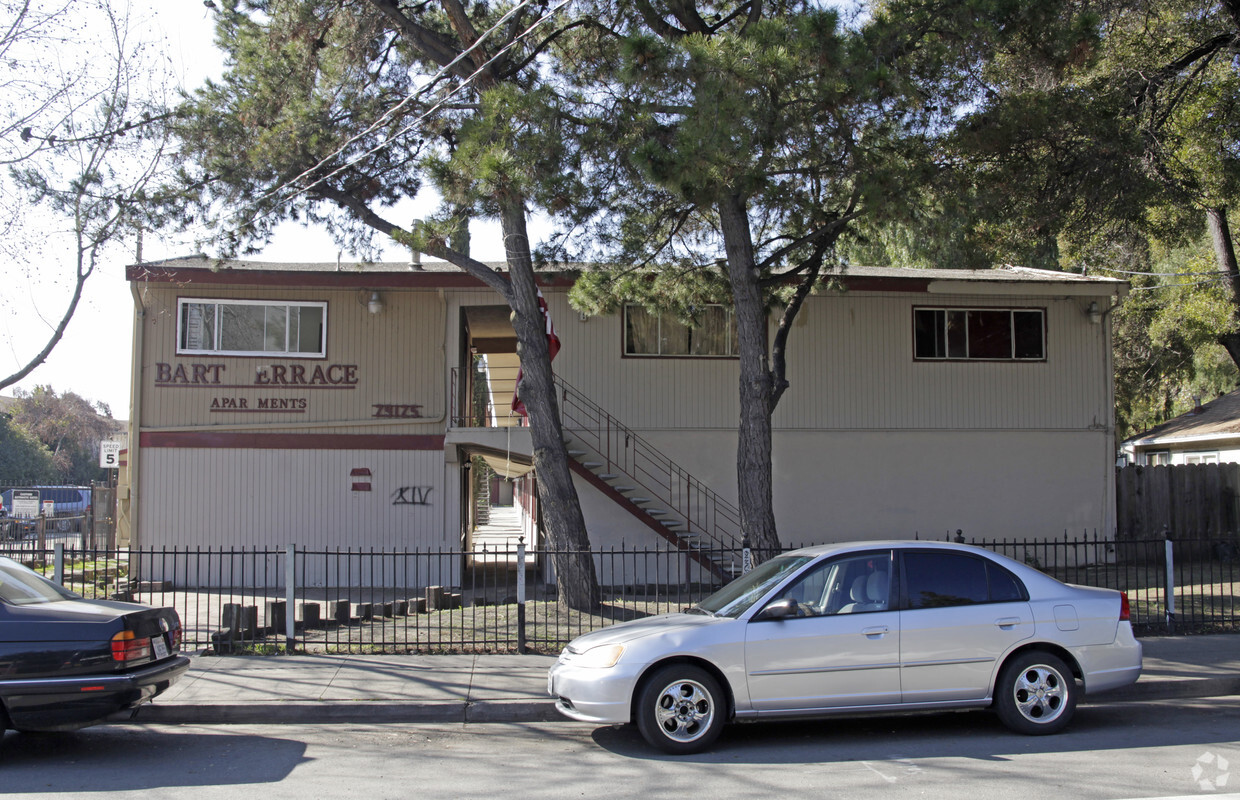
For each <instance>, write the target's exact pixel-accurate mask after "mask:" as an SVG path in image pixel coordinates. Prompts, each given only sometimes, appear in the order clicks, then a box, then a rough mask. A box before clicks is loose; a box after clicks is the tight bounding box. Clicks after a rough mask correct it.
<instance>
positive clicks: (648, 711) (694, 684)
mask: <svg viewBox="0 0 1240 800" xmlns="http://www.w3.org/2000/svg"><path fill="white" fill-rule="evenodd" d="M727 710H728V704H727V700H726V699H725V698H724V695H723V690H722V689H721V688H720V686H719V682H718V681H717V680H715V678H714V676H712V675H711V674H710V673H709V672H707V671H706V670H704V669H702V668H701V667H695V666H692V665H690V664H670V665H668V666H666V667H663V668H661V669H659V670H657V671H655V672H654V674H652V675H651V676H650V677H649V678H647V679H646V681H645V682H643V683H642V687H641V689H640V691H639V692H638V696H637V715H636V716H637V729H638V730H639V731H641V734H642V736H643V737H644V738H645V739H646V741H647V742H649V743H650V744H652V745H653V746H655V747H657V748H659V749H660V750H662V751H664V752H665V753H672V754H673V755H686V754H689V753H697V752H700V751H702V750H705V749H706V748H707V747H709V746H710V745H711V743H712V742H714V741H715V739H717V738H718V737H719V732H720V731H721V730H723V724H724V722H726V716H727Z"/></svg>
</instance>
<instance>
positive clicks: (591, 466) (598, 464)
mask: <svg viewBox="0 0 1240 800" xmlns="http://www.w3.org/2000/svg"><path fill="white" fill-rule="evenodd" d="M581 466H583V467H585V468H586V469H589V470H595V469H598V468H599V467H605V466H607V465H606V464H604V463H603V462H602V461H582V462H581Z"/></svg>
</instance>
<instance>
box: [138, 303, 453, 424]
mask: <svg viewBox="0 0 1240 800" xmlns="http://www.w3.org/2000/svg"><path fill="white" fill-rule="evenodd" d="M363 294H366V295H367V296H368V293H363V292H357V291H324V290H313V289H261V290H259V289H253V288H251V289H225V288H214V287H211V288H206V289H194V290H193V291H190V290H186V289H181V290H178V289H176V288H175V287H169V286H162V285H160V286H150V287H144V288H143V291H142V295H143V298H144V304H145V306H146V319H145V322H144V324H145V337H144V353H143V358H142V364H141V369H142V379H141V386H142V392H143V398H142V400H143V402H142V420H141V424H142V428H143V430H152V429H160V428H165V427H185V426H209V427H213V428H217V429H218V428H228V427H242V428H244V427H249V428H253V427H256V426H257V427H262V429H263V430H266V431H270V432H281V431H298V430H303V429H305V428H307V427H308V426H314V427H315V429H316V430H324V429H329V430H331V431H333V432H336V433H378V432H380V430H379V429H391V430H392V431H393V432H401V433H427V432H429V431H428V429H432V428H433V429H434V430H436V431H442V430H443V428H444V424H443V417H444V413H445V411H446V408H447V406H446V394H447V383H446V381H447V375H446V372H447V370H446V365H445V361H444V350H443V342H444V329H445V322H446V311H445V307H444V303H443V301H442V299H441V298H440V296H439V295H438V293H436V292H433V291H394V290H393V291H388V290H384V291H383V292H382V294H383V302H384V309H383V311H382V312H381V313H379V314H371V313H369V312H368V311H367V310H366V306H365V303H364V301H365V299H366V298H365V297H363ZM190 297H202V298H214V299H224V300H227V299H248V300H269V301H272V302H285V301H298V300H305V301H326V302H327V358H325V359H303V358H289V357H288V356H286V355H283V354H272V355H271V356H270V357H234V356H215V355H205V354H204V355H180V356H179V355H177V353H176V314H177V301H178V298H190ZM160 363H163V364H168V365H170V369H173V370H175V369H176V368H177V367H178V366H182V367H184V368H185V369H186V370H187V372H188V371H190V370H192V365H193V364H213V365H215V364H218V365H222V367H223V370H222V371H220V372H219V375H220V377H221V383H222V384H225V385H237V384H244V385H246V388H240V389H235V388H220V389H217V388H213V387H212V386H168V385H157V384H156V377H157V375H156V370H157V366H156V365H157V364H160ZM272 364H280V365H293V364H298V365H302V366H304V367H305V369H306V370H307V372H312V371H313V369H314V368H315V367H316V366H317V367H322V368H324V369H327V368H328V367H329V366H330V365H333V364H345V365H355V366H356V376H357V381H358V382H357V385H356V388H352V389H349V388H312V387H305V386H302V387H299V386H271V385H268V386H260V385H254V383H255V374H256V370H257V369H258V368H260V367H269V365H272ZM285 398H287V399H292V400H297V401H305V403H306V411H305V413H290V412H271V413H253V412H246V413H242V412H229V411H223V412H219V411H216V412H213V411H211V404H212V401H213V400H216V399H220V400H221V401H224V400H233V401H240V400H245V401H246V404H247V406H248V407H249V408H255V407H257V404H258V402H259V400H260V399H285ZM375 404H383V405H391V406H407V405H417V406H420V407H421V408H420V413H421V415H422V418H421V419H420V420H419V419H412V420H407V419H384V418H380V417H376V416H375V415H376V413H378V410H377V409H376V408H375Z"/></svg>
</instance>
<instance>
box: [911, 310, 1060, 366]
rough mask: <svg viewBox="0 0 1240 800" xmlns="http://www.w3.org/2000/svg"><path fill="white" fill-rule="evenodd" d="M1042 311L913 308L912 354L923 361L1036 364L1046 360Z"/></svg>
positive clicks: (1043, 313) (1043, 315)
mask: <svg viewBox="0 0 1240 800" xmlns="http://www.w3.org/2000/svg"><path fill="white" fill-rule="evenodd" d="M1044 318H1045V312H1044V311H1043V310H1041V309H1021V310H1014V309H1007V308H915V309H913V355H914V356H915V357H916V358H918V359H926V360H935V359H941V360H955V359H961V360H981V361H1039V360H1042V359H1044V358H1046V335H1045V325H1044Z"/></svg>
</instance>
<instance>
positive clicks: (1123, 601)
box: [1119, 592, 1132, 622]
mask: <svg viewBox="0 0 1240 800" xmlns="http://www.w3.org/2000/svg"><path fill="white" fill-rule="evenodd" d="M1131 619H1132V609H1130V608H1129V607H1128V595H1126V594H1124V593H1123V592H1120V595H1119V621H1120V622H1129V621H1130V620H1131Z"/></svg>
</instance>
